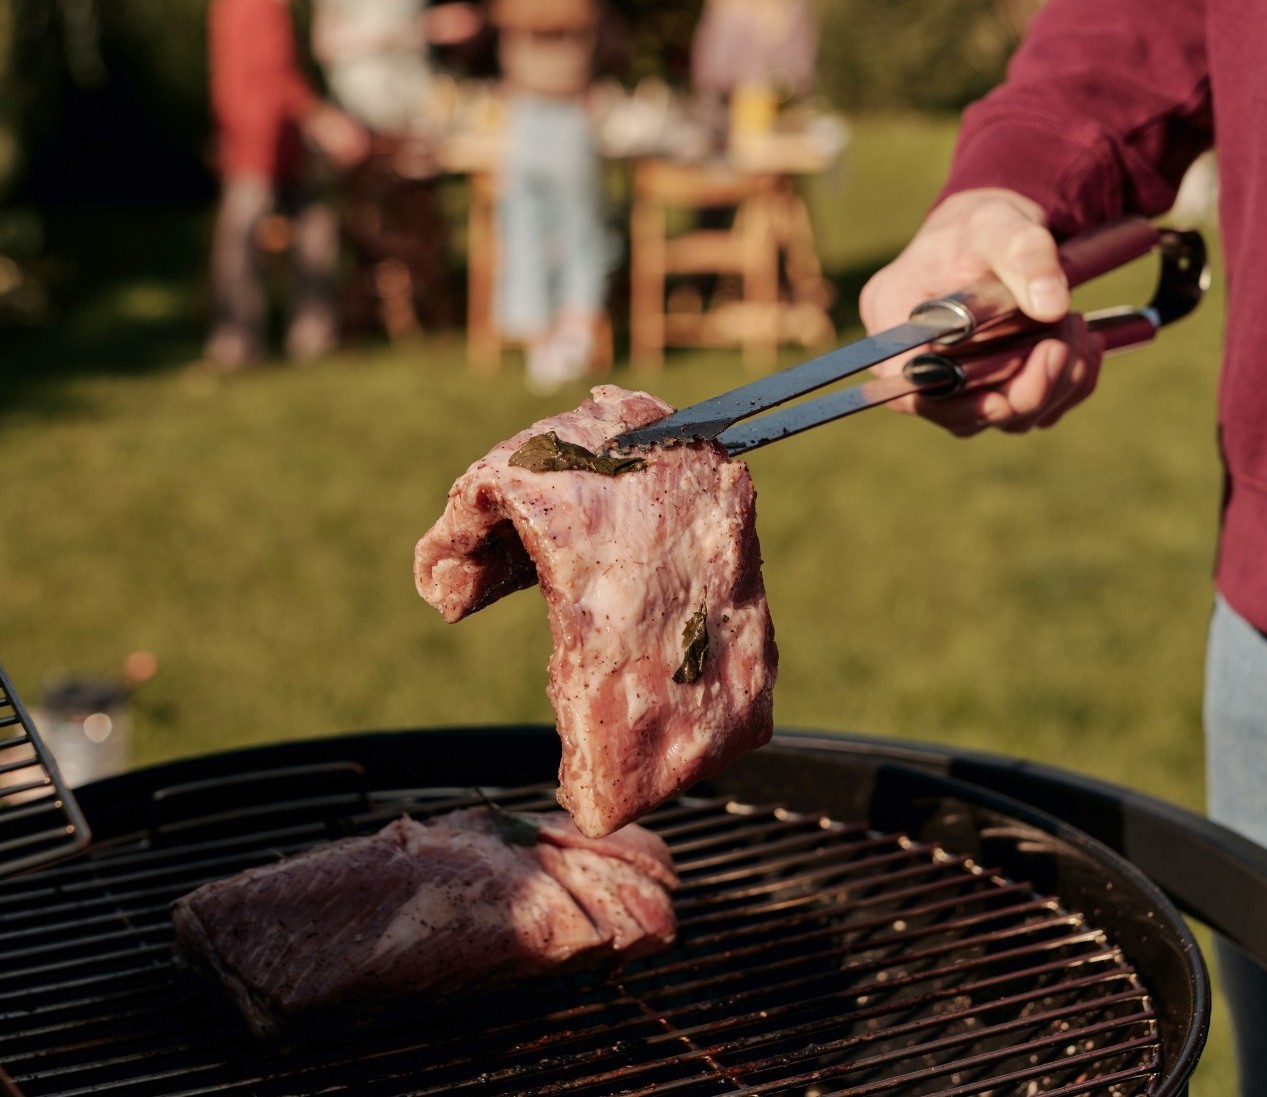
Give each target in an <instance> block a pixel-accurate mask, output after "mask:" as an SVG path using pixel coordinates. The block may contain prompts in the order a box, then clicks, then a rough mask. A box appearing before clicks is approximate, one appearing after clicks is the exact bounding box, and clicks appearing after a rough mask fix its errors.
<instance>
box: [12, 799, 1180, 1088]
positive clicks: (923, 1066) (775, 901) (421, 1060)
mask: <svg viewBox="0 0 1267 1097" xmlns="http://www.w3.org/2000/svg"><path fill="white" fill-rule="evenodd" d="M311 792H312V790H311V788H305V790H304V794H303V796H302V804H303V809H302V811H298V812H291V813H287V812H285V811H284V810H282V811H280V813H279V816H278V824H277V826H276V827H275V828H274V829H272V830H264V831H260V830H250V831H248V832H246V833H233V832H232V828H228V829H227V832H226V828H225V827H224V826H223V825H218V826H217V827H215V828H212V829H211V830H210V831H205V830H200V829H199V828H198V827H196V826H195V827H190V826H188V825H182V826H181V827H179V828H176V831H175V833H176V834H177V835H178V839H177V840H173V839H172V838H171V837H170V836H168V835H166V834H165V833H164V832H162V831H160V832H158V833H151V834H148V835H145V836H141V837H137V836H135V835H134V836H132V837H130V838H128V839H120V840H117V841H115V842H113V843H98V844H97V845H96V846H94V847H93V849H92V850H91V851H90V853H89V855H88V856H86V857H82V858H79V859H78V860H76V861H74V862H71V863H67V864H64V865H60V866H56V867H53V868H49V869H47V870H45V871H43V872H41V873H38V874H35V875H31V876H27V877H24V878H18V879H13V880H9V881H7V882H3V883H0V1067H2V1069H0V1093H2V1092H8V1091H9V1090H7V1089H6V1085H7V1086H9V1087H10V1088H11V1089H12V1091H14V1092H17V1093H20V1094H22V1095H24V1097H39V1095H44V1094H59V1095H62V1097H67V1095H73V1094H86V1093H92V1094H112V1093H127V1094H129V1095H135V1097H159V1095H162V1097H194V1095H206V1094H225V1095H243V1097H244V1095H247V1094H250V1095H252V1097H268V1095H282V1094H287V1095H294V1094H303V1093H316V1092H320V1093H323V1094H352V1095H356V1097H362V1095H364V1097H391V1095H404V1094H410V1095H420V1097H421V1095H431V1094H457V1095H462V1094H471V1095H476V1094H478V1095H480V1097H484V1095H491V1094H515V1095H524V1094H536V1095H541V1097H544V1095H568V1097H572V1095H575V1097H600V1095H601V1097H611V1095H613V1094H622V1095H629V1097H642V1095H650V1094H663V1095H670V1097H678V1095H683V1097H685V1095H701V1097H702V1095H724V1094H739V1093H743V1094H775V1093H777V1094H804V1095H805V1097H845V1095H861V1094H902V1095H903V1097H920V1095H924V1094H940V1095H945V1097H949V1095H969V1094H978V1095H987V1094H988V1095H990V1097H1003V1095H1015V1097H1021V1095H1025V1097H1029V1095H1033V1094H1039V1093H1042V1094H1048V1095H1061V1097H1073V1095H1075V1094H1088V1095H1089V1094H1092V1093H1094V1094H1097V1095H1102V1094H1114V1095H1117V1097H1132V1095H1137V1094H1148V1093H1151V1092H1153V1087H1154V1086H1155V1084H1156V1082H1157V1079H1158V1075H1159V1071H1160V1069H1161V1068H1160V1059H1161V1052H1160V1036H1159V1031H1158V1024H1157V1018H1156V1017H1155V1015H1154V1011H1153V1008H1152V1004H1151V1002H1150V998H1149V994H1148V992H1147V990H1146V988H1145V987H1144V985H1143V984H1142V981H1141V979H1140V978H1139V975H1138V973H1137V972H1136V970H1135V969H1134V968H1133V967H1132V965H1131V963H1130V962H1129V961H1128V959H1127V958H1126V957H1125V956H1123V955H1122V953H1121V950H1120V949H1119V948H1118V947H1117V946H1116V945H1115V944H1114V943H1113V942H1112V941H1111V940H1108V939H1107V938H1106V935H1105V934H1104V933H1103V932H1101V931H1100V930H1099V929H1097V928H1096V927H1095V926H1093V925H1090V924H1088V922H1087V920H1086V919H1085V918H1084V916H1083V915H1081V914H1079V913H1077V912H1074V911H1070V910H1067V909H1063V908H1062V907H1061V905H1060V904H1059V903H1058V902H1057V901H1055V900H1054V899H1051V898H1050V897H1046V896H1044V895H1041V894H1038V893H1037V892H1036V890H1035V889H1034V887H1032V886H1031V885H1029V884H1027V883H1026V882H1025V881H1024V880H1016V879H1008V878H1005V877H1004V876H1003V875H1001V874H1000V873H998V872H996V871H993V870H992V869H991V868H990V866H987V865H980V864H976V863H974V862H973V861H972V860H970V859H968V858H966V857H964V856H962V855H959V854H956V853H954V852H952V851H948V850H946V849H944V848H942V847H940V846H936V845H930V844H926V843H922V842H919V841H916V840H913V839H911V838H909V837H907V836H905V835H904V834H901V833H881V832H878V831H876V830H874V829H870V828H868V827H866V826H863V825H851V824H847V823H843V822H839V821H836V820H832V819H827V818H824V817H821V816H818V815H810V814H802V813H797V812H793V811H789V810H785V809H783V808H781V807H778V806H761V805H745V804H739V803H734V802H731V801H729V800H726V799H724V798H703V797H693V798H692V797H686V798H681V799H679V800H677V801H674V802H673V803H672V804H670V805H668V806H666V807H665V808H663V809H661V810H660V811H658V812H656V813H655V814H653V815H652V816H651V817H650V818H648V819H647V820H646V821H645V822H646V824H647V825H648V826H650V827H652V828H653V829H655V830H656V831H657V832H658V833H660V834H661V835H662V836H663V837H664V838H665V839H666V840H667V841H668V843H669V845H670V847H671V848H672V850H673V853H674V857H675V860H676V863H677V866H678V869H679V872H680V874H681V877H682V887H681V889H680V891H679V892H678V895H677V901H676V906H677V911H678V916H679V937H678V942H677V944H676V945H675V946H674V948H673V949H671V950H670V951H668V952H667V953H662V954H660V955H659V956H658V957H652V958H649V959H646V960H643V961H639V962H636V963H633V964H631V965H629V966H628V967H626V968H625V969H624V970H622V971H618V972H615V973H610V974H607V975H594V974H582V975H576V976H569V977H567V978H564V979H561V980H550V981H547V982H546V983H545V984H544V985H542V986H540V987H537V986H533V987H531V988H523V989H521V990H518V991H514V992H506V993H504V994H503V995H501V996H500V997H498V998H496V999H491V1000H485V1001H482V1002H477V1003H476V1002H473V1003H469V1004H467V1005H466V1006H464V1007H460V1008H458V1009H454V1008H448V1009H446V1011H445V1012H444V1014H443V1015H437V1016H425V1015H419V1014H418V1013H416V1012H415V1013H409V1014H408V1015H407V1016H404V1017H401V1018H400V1019H399V1023H398V1024H397V1023H396V1021H394V1020H393V1021H392V1022H391V1027H390V1028H387V1027H379V1028H376V1029H375V1030H374V1031H373V1032H372V1033H369V1034H364V1033H362V1034H357V1035H353V1034H348V1035H346V1036H344V1037H338V1038H333V1039H331V1040H328V1041H324V1042H323V1043H322V1045H321V1047H320V1048H319V1049H312V1048H308V1049H296V1050H292V1051H288V1052H280V1051H277V1050H272V1051H270V1050H268V1049H265V1048H261V1047H258V1046H256V1045H254V1044H250V1043H249V1042H247V1041H246V1040H244V1038H243V1036H242V1031H241V1029H240V1028H239V1026H238V1022H237V1020H236V1018H234V1017H232V1016H230V1015H229V1014H228V1012H227V1010H226V1009H225V1008H224V1007H221V1006H220V1005H219V1004H218V1003H215V1002H211V1001H209V1000H207V999H206V998H204V997H203V996H201V995H199V994H198V993H196V992H194V991H193V990H192V989H191V988H189V987H187V986H186V985H185V984H184V983H183V982H182V981H181V979H180V978H179V977H178V976H177V974H176V973H175V972H174V970H173V969H172V967H171V965H170V962H169V950H170V944H171V928H170V921H169V916H168V904H169V903H170V902H171V901H172V900H173V899H175V898H176V897H178V896H179V895H182V894H184V893H186V892H188V891H190V890H192V889H193V888H195V887H197V886H198V885H200V884H202V883H204V882H206V881H208V880H212V879H217V878H221V877H224V876H226V875H230V874H232V873H234V872H237V871H240V870H242V869H245V868H247V867H249V866H251V865H254V864H260V863H266V862H269V861H272V860H274V859H276V858H277V857H279V856H282V855H285V854H289V853H292V852H296V851H298V850H300V849H302V848H305V847H307V846H309V845H311V844H312V843H313V842H315V841H319V840H323V839H325V838H328V837H330V836H332V835H336V834H341V833H349V832H352V831H357V832H363V831H367V830H371V829H374V828H376V827H378V826H381V825H383V824H384V823H385V822H387V821H388V820H389V819H391V818H393V817H395V816H396V815H398V814H399V813H400V812H401V811H402V810H405V811H410V812H412V813H415V814H419V815H425V814H430V813H435V812H439V811H445V810H450V809H452V808H454V807H459V806H466V805H467V804H470V803H473V802H476V801H475V799H474V798H473V797H468V796H467V795H466V794H465V792H454V791H452V790H449V791H446V790H437V789H426V790H417V789H413V790H396V791H390V792H379V793H375V794H373V795H372V796H370V797H367V798H364V799H363V800H361V801H360V802H359V804H358V805H357V806H356V808H355V810H354V812H353V813H352V814H348V811H349V808H348V804H349V797H348V796H347V795H346V793H345V792H344V791H341V790H332V791H330V793H329V796H328V797H327V801H326V803H325V807H324V808H323V806H322V805H323V802H322V801H321V800H320V798H317V797H314V796H313V795H311ZM495 798H496V799H497V800H498V801H499V802H501V803H502V804H504V805H506V806H508V807H512V808H516V807H517V808H525V809H543V808H547V807H550V806H552V804H553V801H552V798H551V796H550V791H549V790H548V789H546V788H544V787H537V786H533V787H531V788H524V789H514V790H507V791H503V792H501V793H498V794H497V795H496V796H495ZM352 799H353V800H356V799H357V798H356V797H353V798H352ZM284 806H285V805H284V804H283V805H282V807H283V808H284ZM255 821H256V822H257V821H258V820H255ZM385 1024H386V1023H385ZM5 1071H7V1073H8V1076H9V1078H10V1079H11V1082H8V1083H6V1081H5V1077H4V1072H5Z"/></svg>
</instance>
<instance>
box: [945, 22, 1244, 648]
mask: <svg viewBox="0 0 1267 1097" xmlns="http://www.w3.org/2000/svg"><path fill="white" fill-rule="evenodd" d="M1265 51H1267V3H1262V2H1258V0H1048V3H1047V4H1046V5H1044V7H1043V8H1041V9H1040V11H1039V13H1038V15H1037V16H1036V17H1035V19H1034V22H1033V25H1032V27H1031V30H1030V34H1029V36H1028V38H1027V40H1026V43H1025V44H1024V45H1023V46H1022V47H1021V49H1020V50H1018V51H1017V54H1016V56H1015V57H1014V58H1013V61H1012V65H1011V68H1010V70H1009V73H1008V79H1007V81H1006V82H1005V83H1004V84H1003V85H1002V86H1001V87H999V88H998V89H996V90H995V91H994V92H992V93H991V94H990V95H989V96H987V97H986V98H985V99H984V100H982V101H981V102H979V103H976V104H974V105H973V106H972V107H970V108H969V109H968V111H967V112H966V114H965V117H964V127H963V131H962V133H961V136H960V139H959V145H958V149H957V151H956V155H955V160H954V165H953V167H952V169H951V175H950V179H949V181H948V184H947V187H946V192H945V193H951V192H953V191H960V190H965V189H967V188H970V187H980V186H1002V187H1008V188H1011V189H1013V190H1016V191H1019V192H1021V193H1022V194H1025V195H1028V196H1029V197H1030V198H1033V199H1034V200H1035V201H1037V202H1038V203H1039V204H1040V205H1042V207H1043V208H1044V209H1045V210H1046V211H1047V214H1048V217H1049V219H1050V222H1051V225H1052V228H1053V229H1054V231H1055V232H1056V234H1057V235H1058V236H1066V235H1069V234H1071V233H1074V232H1076V231H1079V230H1081V229H1084V228H1088V227H1090V226H1092V225H1095V224H1097V223H1100V222H1103V221H1105V220H1108V219H1111V218H1115V217H1118V216H1120V215H1122V214H1123V213H1139V214H1144V215H1147V216H1154V215H1157V214H1160V213H1163V212H1164V211H1165V210H1166V209H1168V208H1169V207H1170V205H1171V203H1172V202H1173V200H1174V196H1175V191H1176V189H1177V188H1178V185H1179V182H1180V180H1181V179H1182V177H1183V173H1184V170H1185V169H1186V168H1187V167H1188V165H1189V164H1190V163H1191V162H1192V160H1193V159H1194V158H1195V157H1196V156H1197V155H1198V154H1199V153H1201V152H1202V151H1204V150H1205V149H1207V148H1209V147H1210V146H1211V144H1213V143H1214V142H1215V139H1216V136H1217V146H1218V156H1219V173H1220V195H1219V218H1220V228H1221V235H1222V238H1223V245H1224V255H1225V262H1226V265H1227V289H1228V312H1227V334H1226V339H1225V343H1224V351H1223V373H1222V375H1221V380H1220V390H1219V437H1220V448H1221V451H1222V457H1223V463H1224V469H1225V476H1226V479H1225V497H1224V506H1223V516H1222V517H1223V522H1222V533H1221V537H1220V545H1219V553H1218V561H1217V565H1216V581H1217V584H1218V587H1219V590H1220V591H1221V592H1222V594H1223V596H1224V597H1225V598H1226V599H1227V600H1228V602H1229V603H1230V604H1231V605H1232V607H1233V608H1235V609H1236V610H1237V611H1238V612H1239V613H1240V614H1241V615H1242V616H1244V617H1246V618H1247V619H1248V620H1249V621H1251V622H1252V623H1253V624H1254V625H1256V626H1257V627H1258V628H1259V629H1267V247H1265V246H1264V240H1263V239H1262V238H1261V233H1262V230H1255V229H1254V228H1253V226H1254V225H1255V224H1257V223H1258V221H1259V218H1262V217H1263V215H1264V213H1265V212H1267V62H1265V61H1264V52H1265ZM1255 232H1258V233H1259V234H1260V236H1259V237H1258V238H1256V237H1255V235H1254V234H1255ZM1247 233H1248V235H1247ZM1213 353H1214V351H1213V348H1211V354H1212V355H1213Z"/></svg>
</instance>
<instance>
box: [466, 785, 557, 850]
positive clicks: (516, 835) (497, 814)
mask: <svg viewBox="0 0 1267 1097" xmlns="http://www.w3.org/2000/svg"><path fill="white" fill-rule="evenodd" d="M475 794H476V795H477V796H478V797H479V798H480V799H481V800H483V801H484V806H485V807H486V808H488V813H489V815H490V816H491V817H492V820H493V823H494V825H495V826H496V827H497V833H498V834H500V835H501V836H502V840H503V841H504V842H505V843H506V844H507V845H509V846H529V847H531V846H535V845H536V844H537V842H538V841H539V840H540V837H541V827H540V826H538V825H537V824H536V823H534V822H533V821H532V820H531V819H529V818H527V817H526V816H523V815H517V814H516V813H515V812H513V811H507V810H506V809H505V808H504V807H502V806H501V804H499V803H496V802H495V801H494V800H492V799H490V798H489V797H488V796H487V795H486V794H485V792H484V790H483V789H482V788H476V789H475Z"/></svg>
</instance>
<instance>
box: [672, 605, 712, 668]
mask: <svg viewBox="0 0 1267 1097" xmlns="http://www.w3.org/2000/svg"><path fill="white" fill-rule="evenodd" d="M707 620H708V604H707V603H705V602H701V603H700V604H699V609H697V610H696V611H695V612H694V613H693V614H692V615H691V619H690V620H689V621H687V622H686V627H685V628H684V629H683V630H682V643H683V644H684V645H685V650H684V652H683V656H682V665H681V666H680V667H678V668H677V670H675V671H674V672H673V681H675V682H681V683H683V684H685V685H690V684H691V683H692V682H696V681H698V680H699V676H700V675H701V674H703V673H704V660H705V659H706V658H708V629H707V627H706V622H707Z"/></svg>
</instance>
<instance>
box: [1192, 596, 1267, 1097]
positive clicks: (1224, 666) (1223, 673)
mask: <svg viewBox="0 0 1267 1097" xmlns="http://www.w3.org/2000/svg"><path fill="white" fill-rule="evenodd" d="M1205 736H1206V739H1205V745H1206V783H1207V794H1208V810H1209V814H1210V817H1211V818H1212V819H1214V820H1215V821H1216V822H1219V823H1222V824H1223V825H1224V826H1227V827H1230V828H1231V829H1233V830H1236V831H1239V832H1240V833H1241V834H1244V835H1245V836H1246V837H1247V838H1251V839H1253V840H1254V841H1255V842H1258V843H1260V844H1261V845H1267V637H1265V636H1264V635H1263V634H1262V633H1260V632H1259V631H1258V630H1257V629H1255V628H1254V627H1253V626H1252V625H1251V624H1249V622H1247V621H1245V620H1244V619H1243V618H1242V617H1240V615H1239V614H1237V613H1236V612H1235V611H1234V610H1233V609H1232V608H1231V607H1230V606H1229V605H1227V603H1226V602H1224V601H1223V599H1222V598H1216V599H1215V605H1214V612H1213V615H1212V616H1211V620H1210V636H1209V644H1208V647H1207V652H1206V678H1205ZM1263 916H1264V917H1267V911H1264V912H1263ZM1216 948H1217V954H1218V967H1219V973H1220V977H1221V980H1220V981H1221V984H1222V988H1223V992H1224V997H1225V998H1226V999H1227V1003H1228V1007H1229V1009H1230V1011H1231V1013H1232V1022H1233V1027H1234V1029H1235V1033H1236V1055H1237V1062H1238V1065H1239V1071H1240V1090H1241V1093H1242V1094H1243V1095H1244V1097H1250V1095H1251V1094H1253V1095H1256V1097H1261V1094H1263V1093H1267V972H1264V970H1263V969H1262V968H1260V967H1259V966H1258V965H1257V964H1256V963H1254V962H1253V961H1252V960H1250V959H1249V958H1248V957H1246V956H1245V955H1243V954H1242V953H1241V952H1240V951H1239V950H1238V949H1236V948H1235V947H1233V946H1232V945H1231V944H1230V943H1229V942H1227V941H1223V940H1219V941H1217V942H1216Z"/></svg>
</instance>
